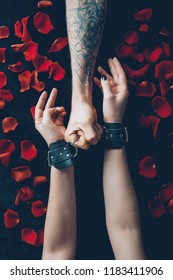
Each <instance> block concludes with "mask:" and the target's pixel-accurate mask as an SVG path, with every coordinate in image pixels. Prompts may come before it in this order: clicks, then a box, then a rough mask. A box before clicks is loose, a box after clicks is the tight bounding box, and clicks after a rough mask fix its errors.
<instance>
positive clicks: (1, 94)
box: [0, 89, 14, 102]
mask: <svg viewBox="0 0 173 280" xmlns="http://www.w3.org/2000/svg"><path fill="white" fill-rule="evenodd" d="M0 98H1V99H2V100H4V101H7V102H10V101H12V100H13V99H14V97H13V95H12V93H11V92H10V90H8V89H0Z"/></svg>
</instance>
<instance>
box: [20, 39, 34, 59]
mask: <svg viewBox="0 0 173 280" xmlns="http://www.w3.org/2000/svg"><path fill="white" fill-rule="evenodd" d="M23 55H24V57H25V59H26V61H31V60H33V59H35V58H36V57H37V55H38V44H37V43H35V42H33V41H29V42H27V43H26V44H25V45H24V47H23Z"/></svg>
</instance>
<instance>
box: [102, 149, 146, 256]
mask: <svg viewBox="0 0 173 280" xmlns="http://www.w3.org/2000/svg"><path fill="white" fill-rule="evenodd" d="M103 184H104V198H105V209H106V222H107V228H108V233H109V237H110V241H111V245H112V248H113V251H114V255H115V256H116V258H117V259H143V258H144V252H143V246H142V241H141V231H140V220H139V211H138V204H137V199H136V195H135V191H134V187H133V183H132V181H131V176H130V173H129V169H128V164H127V160H126V154H125V150H124V149H119V150H106V151H105V158H104V172H103Z"/></svg>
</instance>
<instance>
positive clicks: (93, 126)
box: [65, 100, 102, 150]
mask: <svg viewBox="0 0 173 280" xmlns="http://www.w3.org/2000/svg"><path fill="white" fill-rule="evenodd" d="M96 121H97V113H96V111H95V109H94V107H93V106H91V105H90V104H88V103H87V102H85V101H82V100H81V101H79V100H78V101H77V102H76V103H75V104H73V106H72V111H71V116H70V121H69V124H68V127H67V130H66V133H65V140H66V141H67V142H75V145H76V146H77V147H78V148H81V149H84V150H87V149H88V148H89V145H90V144H92V145H94V144H97V142H98V141H99V140H100V138H101V135H102V128H101V126H100V125H99V124H98V123H97V122H96Z"/></svg>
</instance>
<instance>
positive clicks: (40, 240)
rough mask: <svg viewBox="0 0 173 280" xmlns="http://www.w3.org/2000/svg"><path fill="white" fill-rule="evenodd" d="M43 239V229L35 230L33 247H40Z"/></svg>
mask: <svg viewBox="0 0 173 280" xmlns="http://www.w3.org/2000/svg"><path fill="white" fill-rule="evenodd" d="M43 241H44V230H43V229H39V230H38V231H37V241H36V244H35V247H40V246H42V245H43Z"/></svg>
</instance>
